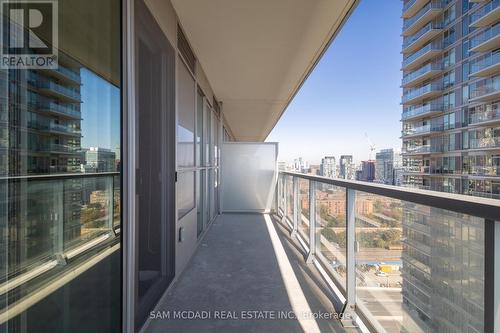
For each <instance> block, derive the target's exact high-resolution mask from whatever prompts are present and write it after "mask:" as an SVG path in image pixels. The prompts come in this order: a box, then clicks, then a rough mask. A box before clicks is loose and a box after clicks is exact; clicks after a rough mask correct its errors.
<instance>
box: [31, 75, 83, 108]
mask: <svg viewBox="0 0 500 333" xmlns="http://www.w3.org/2000/svg"><path fill="white" fill-rule="evenodd" d="M38 89H39V90H40V91H41V92H43V93H44V94H46V95H49V96H52V97H56V98H58V99H60V100H63V101H65V102H68V103H80V102H81V95H80V89H79V88H74V87H67V86H63V85H61V84H58V83H56V82H53V81H49V80H45V81H40V82H39V83H38Z"/></svg>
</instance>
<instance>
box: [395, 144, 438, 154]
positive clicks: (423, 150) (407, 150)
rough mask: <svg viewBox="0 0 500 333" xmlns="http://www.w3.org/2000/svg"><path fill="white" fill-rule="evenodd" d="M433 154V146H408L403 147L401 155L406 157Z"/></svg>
mask: <svg viewBox="0 0 500 333" xmlns="http://www.w3.org/2000/svg"><path fill="white" fill-rule="evenodd" d="M430 152H431V145H422V146H406V147H403V149H402V150H401V153H402V154H404V155H423V154H429V153H430Z"/></svg>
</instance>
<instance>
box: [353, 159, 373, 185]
mask: <svg viewBox="0 0 500 333" xmlns="http://www.w3.org/2000/svg"><path fill="white" fill-rule="evenodd" d="M374 179H375V161H362V162H361V170H360V172H358V173H357V180H362V181H365V182H373V180H374Z"/></svg>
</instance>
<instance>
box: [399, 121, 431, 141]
mask: <svg viewBox="0 0 500 333" xmlns="http://www.w3.org/2000/svg"><path fill="white" fill-rule="evenodd" d="M432 131H433V129H432V128H431V124H427V125H421V126H415V127H408V128H406V129H404V130H403V131H402V136H403V138H405V139H407V138H414V137H418V136H422V135H429V134H430V133H431V132H432Z"/></svg>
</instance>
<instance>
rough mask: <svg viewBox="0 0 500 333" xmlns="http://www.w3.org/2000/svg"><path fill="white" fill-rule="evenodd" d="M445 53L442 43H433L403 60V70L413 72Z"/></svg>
mask: <svg viewBox="0 0 500 333" xmlns="http://www.w3.org/2000/svg"><path fill="white" fill-rule="evenodd" d="M442 51H443V45H442V43H441V42H431V43H429V44H427V45H426V46H424V47H422V48H421V49H420V50H418V51H416V52H415V53H412V54H410V55H408V56H406V57H405V58H404V59H403V70H405V71H412V70H415V69H417V68H418V67H420V66H421V65H423V64H425V63H426V62H427V61H429V60H432V59H433V58H436V57H437V56H438V55H440V54H441V53H442Z"/></svg>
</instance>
